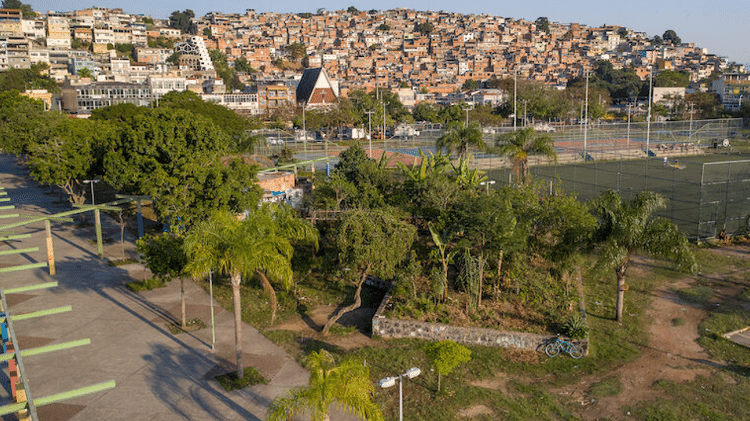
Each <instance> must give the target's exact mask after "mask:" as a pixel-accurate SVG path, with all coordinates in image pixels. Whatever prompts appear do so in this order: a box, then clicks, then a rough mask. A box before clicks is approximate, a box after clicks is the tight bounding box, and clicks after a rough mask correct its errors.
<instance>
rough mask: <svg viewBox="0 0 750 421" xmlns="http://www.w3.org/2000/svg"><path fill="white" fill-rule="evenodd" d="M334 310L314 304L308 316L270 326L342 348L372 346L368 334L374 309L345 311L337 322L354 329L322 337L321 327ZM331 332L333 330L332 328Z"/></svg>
mask: <svg viewBox="0 0 750 421" xmlns="http://www.w3.org/2000/svg"><path fill="white" fill-rule="evenodd" d="M335 311H336V307H334V306H324V305H320V306H316V307H315V308H313V309H312V310H310V311H309V312H308V316H309V317H305V318H297V317H295V318H293V319H290V320H286V321H284V322H282V323H279V324H276V325H274V326H273V327H271V328H270V329H271V330H290V331H293V332H297V333H299V334H301V335H302V336H303V337H307V338H313V339H321V340H323V339H324V340H325V341H326V342H327V343H329V344H331V345H335V346H338V347H340V348H342V349H345V350H346V349H354V348H362V347H366V346H374V345H375V343H376V342H375V341H374V340H373V339H372V338H371V336H370V331H371V327H370V324H371V320H372V317H373V316H374V315H375V311H376V309H374V308H369V307H362V308H358V309H356V310H354V311H351V312H349V313H346V314H345V315H344V316H342V317H341V319H339V321H338V323H339V324H340V325H342V326H344V327H351V326H354V327H355V330H354V332H351V333H346V334H343V335H337V334H335V333H331V334H330V335H329V336H327V337H325V338H323V336H322V335H321V333H320V330H321V329H323V325H325V323H326V321H327V320H328V318H329V317H330V316H331V315H332V314H333V313H334V312H335ZM332 332H333V330H332Z"/></svg>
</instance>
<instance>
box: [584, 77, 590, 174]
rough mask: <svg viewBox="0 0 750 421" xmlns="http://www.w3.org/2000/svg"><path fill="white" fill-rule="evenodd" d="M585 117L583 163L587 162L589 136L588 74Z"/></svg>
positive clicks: (587, 79) (587, 78)
mask: <svg viewBox="0 0 750 421" xmlns="http://www.w3.org/2000/svg"><path fill="white" fill-rule="evenodd" d="M585 104H586V105H585V107H584V113H585V114H584V116H583V162H586V141H587V140H588V139H587V138H588V135H589V73H588V72H586V102H585Z"/></svg>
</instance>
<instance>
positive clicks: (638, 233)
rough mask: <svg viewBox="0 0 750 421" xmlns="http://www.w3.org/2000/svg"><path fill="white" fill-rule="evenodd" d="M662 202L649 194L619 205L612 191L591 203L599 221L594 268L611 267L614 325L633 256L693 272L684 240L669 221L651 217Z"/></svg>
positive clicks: (652, 194) (640, 194)
mask: <svg viewBox="0 0 750 421" xmlns="http://www.w3.org/2000/svg"><path fill="white" fill-rule="evenodd" d="M665 203H666V201H665V199H664V197H662V196H660V195H659V194H657V193H654V192H650V191H644V192H640V193H638V195H637V196H636V197H635V198H633V199H632V200H629V201H626V202H623V200H622V198H621V197H620V195H619V194H617V193H616V192H614V191H613V190H607V191H604V192H602V193H601V194H600V195H599V196H598V197H596V198H595V199H593V200H592V202H591V206H592V211H593V213H594V215H595V216H597V217H598V218H599V229H598V232H597V237H596V239H597V242H598V243H599V244H600V246H601V247H600V252H599V261H598V263H597V265H598V266H600V267H605V268H613V269H614V270H615V274H616V276H617V304H616V312H617V316H616V320H617V321H618V322H622V310H623V301H624V298H625V290H626V287H625V276H626V275H627V270H628V267H629V266H630V260H631V258H632V256H633V254H634V253H636V252H639V251H640V252H645V253H646V254H649V255H652V256H657V257H663V258H666V259H669V260H672V261H674V262H675V263H676V264H677V267H678V268H681V269H685V270H689V271H693V270H695V266H696V264H695V258H694V257H693V254H692V253H691V252H690V249H689V248H688V241H687V238H686V237H685V236H684V235H683V234H682V233H681V232H680V231H679V229H678V228H677V226H676V225H675V224H674V223H673V222H672V221H669V220H667V219H664V218H653V217H652V214H653V213H654V211H656V210H657V209H660V208H663V207H664V206H665Z"/></svg>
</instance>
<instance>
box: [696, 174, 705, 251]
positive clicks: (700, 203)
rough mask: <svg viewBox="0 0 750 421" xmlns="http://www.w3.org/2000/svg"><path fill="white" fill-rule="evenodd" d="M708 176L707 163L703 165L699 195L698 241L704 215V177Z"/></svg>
mask: <svg viewBox="0 0 750 421" xmlns="http://www.w3.org/2000/svg"><path fill="white" fill-rule="evenodd" d="M705 174H706V163H705V162H704V163H703V165H701V188H700V191H699V193H698V234H697V235H698V239H699V240H700V238H701V215H702V214H703V177H704V175H705Z"/></svg>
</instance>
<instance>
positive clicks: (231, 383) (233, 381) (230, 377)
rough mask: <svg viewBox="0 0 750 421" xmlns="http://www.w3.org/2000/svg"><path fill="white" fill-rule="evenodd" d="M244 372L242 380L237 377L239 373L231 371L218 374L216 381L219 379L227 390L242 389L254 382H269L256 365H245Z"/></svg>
mask: <svg viewBox="0 0 750 421" xmlns="http://www.w3.org/2000/svg"><path fill="white" fill-rule="evenodd" d="M244 374H245V377H243V378H242V380H240V379H238V378H237V373H236V372H235V371H232V372H231V373H227V374H222V375H221V376H217V377H216V381H218V382H219V384H220V385H221V387H223V388H224V390H226V391H227V392H230V391H232V390H237V389H242V388H244V387H247V386H250V385H254V384H268V380H266V378H265V377H263V375H262V374H260V372H259V371H258V370H256V369H255V368H254V367H245V370H244Z"/></svg>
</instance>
